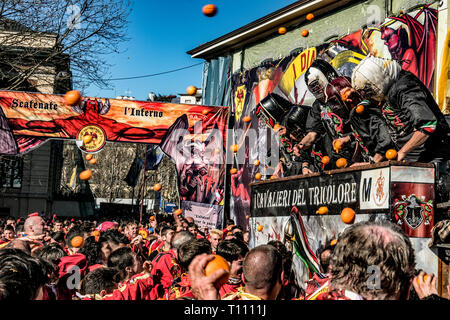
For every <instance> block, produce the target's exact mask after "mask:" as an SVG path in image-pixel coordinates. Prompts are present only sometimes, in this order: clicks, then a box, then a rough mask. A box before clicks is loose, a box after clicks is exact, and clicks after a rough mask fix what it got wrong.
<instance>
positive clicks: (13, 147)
mask: <svg viewBox="0 0 450 320" xmlns="http://www.w3.org/2000/svg"><path fill="white" fill-rule="evenodd" d="M184 115H185V116H186V117H187V120H188V121H187V126H186V125H185V127H183V128H182V129H185V130H188V131H189V132H191V133H194V125H195V126H198V125H199V124H200V125H201V126H200V129H196V130H195V132H196V134H199V135H203V136H207V133H206V132H207V131H208V130H210V129H214V128H216V129H218V130H219V131H220V132H221V133H223V136H225V130H226V127H227V120H228V109H227V108H224V107H209V106H199V105H182V104H173V103H158V102H145V101H130V100H116V99H103V98H101V99H100V98H88V97H86V98H83V100H82V102H81V104H80V105H77V106H68V105H66V104H65V102H64V96H62V95H48V94H39V93H26V92H12V91H0V128H1V131H0V136H1V138H2V139H1V141H2V142H0V154H21V153H24V152H27V151H29V150H31V149H32V148H33V147H36V146H37V145H39V144H40V143H42V142H44V141H45V140H47V139H50V138H56V139H71V140H78V141H81V140H82V138H83V136H84V135H91V136H92V137H93V140H92V141H91V142H90V143H89V144H86V146H85V147H86V150H85V151H87V152H95V151H98V150H100V149H101V148H102V147H103V145H104V144H105V143H106V142H135V143H151V144H161V143H162V142H163V138H164V137H165V136H166V134H167V132H168V130H169V128H170V127H171V126H172V125H173V124H174V123H175V122H176V121H177V119H180V118H181V117H182V116H184ZM196 123H199V124H196ZM200 139H202V138H200Z"/></svg>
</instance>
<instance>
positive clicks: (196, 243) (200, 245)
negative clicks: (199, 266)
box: [177, 239, 212, 271]
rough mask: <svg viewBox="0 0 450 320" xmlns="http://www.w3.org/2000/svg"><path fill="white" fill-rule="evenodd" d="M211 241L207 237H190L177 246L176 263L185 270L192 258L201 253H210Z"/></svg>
mask: <svg viewBox="0 0 450 320" xmlns="http://www.w3.org/2000/svg"><path fill="white" fill-rule="evenodd" d="M211 252H212V251H211V243H210V242H209V241H208V240H207V239H191V240H188V241H187V242H185V243H183V245H181V247H180V248H178V250H177V253H178V263H179V265H180V266H181V268H182V270H184V271H187V270H188V268H189V264H190V263H191V262H192V260H193V259H194V258H195V257H196V256H198V255H200V254H202V253H206V254H211Z"/></svg>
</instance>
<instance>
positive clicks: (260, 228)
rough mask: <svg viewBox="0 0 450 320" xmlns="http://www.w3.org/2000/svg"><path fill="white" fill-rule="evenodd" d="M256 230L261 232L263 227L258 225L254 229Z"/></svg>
mask: <svg viewBox="0 0 450 320" xmlns="http://www.w3.org/2000/svg"><path fill="white" fill-rule="evenodd" d="M256 230H258V231H259V232H261V231H262V230H263V226H262V225H260V224H258V226H257V227H256Z"/></svg>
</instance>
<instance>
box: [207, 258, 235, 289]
mask: <svg viewBox="0 0 450 320" xmlns="http://www.w3.org/2000/svg"><path fill="white" fill-rule="evenodd" d="M220 269H224V270H226V271H228V273H227V274H225V275H224V276H223V277H221V278H219V280H217V282H216V283H215V284H214V285H215V287H216V288H220V287H221V286H223V285H224V284H225V283H227V281H228V278H229V277H230V273H229V272H230V265H229V264H228V262H227V260H225V259H224V258H223V257H221V256H219V255H217V254H215V255H214V259H212V260H211V261H210V262H208V264H207V265H206V267H205V275H206V276H209V275H210V274H212V273H214V272H216V271H217V270H220Z"/></svg>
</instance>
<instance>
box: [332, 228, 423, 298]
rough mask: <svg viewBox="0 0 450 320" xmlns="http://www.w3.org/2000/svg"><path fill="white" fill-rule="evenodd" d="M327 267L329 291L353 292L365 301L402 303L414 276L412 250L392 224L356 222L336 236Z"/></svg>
mask: <svg viewBox="0 0 450 320" xmlns="http://www.w3.org/2000/svg"><path fill="white" fill-rule="evenodd" d="M330 267H331V283H330V286H331V289H332V290H349V291H353V292H355V293H357V294H359V295H360V296H362V297H363V298H364V299H368V300H404V299H407V298H408V294H409V290H410V286H411V281H412V279H413V276H414V268H415V261H414V249H413V248H412V245H411V241H410V240H409V238H408V237H407V236H406V235H405V233H403V232H402V230H401V229H400V228H399V227H398V226H396V225H394V224H393V223H391V222H388V221H377V222H371V221H366V222H359V223H356V224H354V225H352V226H350V227H348V228H347V229H345V230H344V231H343V232H342V234H341V235H340V236H339V241H338V242H337V244H336V247H335V249H334V253H333V255H332V258H331V261H330ZM374 274H378V275H379V276H380V278H379V279H378V281H379V282H378V281H375V280H377V279H375V280H374V279H373V278H374ZM377 284H379V286H378V285H377Z"/></svg>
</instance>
